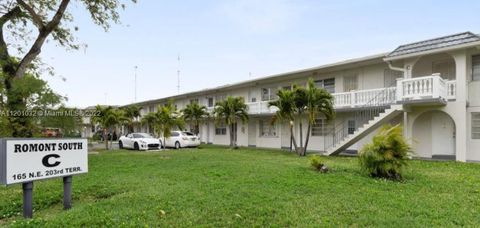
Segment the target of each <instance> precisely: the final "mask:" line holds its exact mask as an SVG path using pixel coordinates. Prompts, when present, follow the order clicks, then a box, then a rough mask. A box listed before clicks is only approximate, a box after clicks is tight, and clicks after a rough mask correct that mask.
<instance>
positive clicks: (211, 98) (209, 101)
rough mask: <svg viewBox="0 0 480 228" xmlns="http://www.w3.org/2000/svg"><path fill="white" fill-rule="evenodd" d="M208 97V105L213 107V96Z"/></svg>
mask: <svg viewBox="0 0 480 228" xmlns="http://www.w3.org/2000/svg"><path fill="white" fill-rule="evenodd" d="M207 99H208V104H207V105H208V107H213V97H209V98H207Z"/></svg>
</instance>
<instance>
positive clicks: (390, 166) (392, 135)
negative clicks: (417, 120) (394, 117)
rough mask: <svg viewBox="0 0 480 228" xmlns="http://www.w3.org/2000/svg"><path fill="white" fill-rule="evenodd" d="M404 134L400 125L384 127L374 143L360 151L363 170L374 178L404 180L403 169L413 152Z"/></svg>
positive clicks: (374, 139)
mask: <svg viewBox="0 0 480 228" xmlns="http://www.w3.org/2000/svg"><path fill="white" fill-rule="evenodd" d="M402 132H403V130H402V127H401V126H400V125H396V126H391V125H385V126H383V127H382V128H381V129H380V131H379V132H378V134H377V135H375V136H374V137H373V140H372V142H371V143H368V144H366V145H365V146H364V147H363V148H362V149H361V150H360V155H359V161H360V166H361V167H362V170H364V171H366V172H367V173H368V174H369V175H370V176H372V177H380V178H387V179H395V180H400V179H402V168H403V167H404V166H406V165H407V160H408V159H409V158H408V156H409V155H410V153H411V151H412V150H411V147H410V145H409V144H408V143H407V140H406V139H405V137H404V136H403V133H402Z"/></svg>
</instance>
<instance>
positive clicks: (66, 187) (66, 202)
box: [63, 176, 72, 210]
mask: <svg viewBox="0 0 480 228" xmlns="http://www.w3.org/2000/svg"><path fill="white" fill-rule="evenodd" d="M70 208H72V176H66V177H63V209H64V210H68V209H70Z"/></svg>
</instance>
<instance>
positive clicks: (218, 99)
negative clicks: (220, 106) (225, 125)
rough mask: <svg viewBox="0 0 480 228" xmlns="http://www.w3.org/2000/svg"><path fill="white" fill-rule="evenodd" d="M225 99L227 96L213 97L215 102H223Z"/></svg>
mask: <svg viewBox="0 0 480 228" xmlns="http://www.w3.org/2000/svg"><path fill="white" fill-rule="evenodd" d="M225 99H227V96H225V95H217V96H216V97H215V100H216V101H223V100H225Z"/></svg>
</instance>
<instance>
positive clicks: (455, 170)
mask: <svg viewBox="0 0 480 228" xmlns="http://www.w3.org/2000/svg"><path fill="white" fill-rule="evenodd" d="M325 160H326V163H327V165H328V166H329V167H330V169H331V172H330V173H328V174H321V173H318V172H316V171H314V170H313V169H311V168H310V167H309V165H308V159H307V158H300V157H297V156H296V155H293V154H289V153H287V152H281V151H276V150H261V149H239V150H229V149H226V148H222V147H205V148H203V149H185V150H179V151H174V150H170V151H163V152H162V151H160V152H134V151H114V152H101V153H100V154H98V155H90V168H89V170H90V172H89V173H88V174H87V175H81V176H75V177H74V193H73V194H74V205H73V208H72V209H71V210H69V211H63V210H62V201H61V200H62V180H61V179H55V180H48V181H39V182H35V189H34V204H35V205H34V208H35V211H34V217H35V219H33V220H24V219H23V218H22V217H21V204H22V201H21V195H22V191H21V186H19V185H15V186H10V187H7V188H4V187H1V188H0V198H1V201H0V225H3V226H6V225H19V226H24V225H37V226H64V227H70V226H86V227H91V226H145V225H149V226H162V227H164V226H175V227H179V226H181V227H189V226H236V227H245V226H277V227H278V226H281V227H285V226H297V227H309V226H312V227H313V226H317V227H318V226H338V225H344V226H394V227H399V226H400V227H412V226H416V227H418V226H423V227H424V226H431V225H433V226H477V227H478V226H480V164H464V163H456V162H432V161H412V162H410V166H409V167H408V168H407V170H406V173H405V181H404V182H402V183H398V182H392V181H385V180H381V179H373V178H369V177H368V176H366V175H365V174H363V173H361V172H360V171H359V166H358V161H357V159H356V158H346V157H331V158H330V157H328V158H325Z"/></svg>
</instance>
